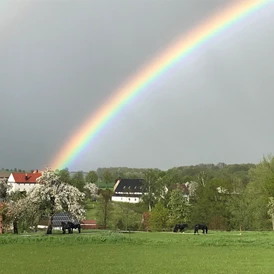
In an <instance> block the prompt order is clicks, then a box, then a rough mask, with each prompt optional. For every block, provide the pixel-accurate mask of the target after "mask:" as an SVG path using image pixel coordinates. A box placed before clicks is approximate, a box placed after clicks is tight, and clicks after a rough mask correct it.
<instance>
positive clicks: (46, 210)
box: [7, 170, 85, 234]
mask: <svg viewBox="0 0 274 274" xmlns="http://www.w3.org/2000/svg"><path fill="white" fill-rule="evenodd" d="M37 182H38V183H39V184H38V185H36V186H35V187H34V188H33V189H32V190H30V192H28V193H27V195H26V196H25V197H23V198H21V199H18V200H15V201H9V203H8V210H7V216H8V217H9V219H10V220H12V222H13V224H14V225H16V226H17V221H20V223H21V224H23V225H24V224H25V225H26V226H27V225H34V226H35V225H37V224H38V222H39V220H40V218H41V217H42V216H47V217H48V218H49V222H48V230H47V234H51V233H52V217H53V214H55V213H57V212H60V211H67V212H69V213H71V214H73V215H74V216H75V217H76V218H77V219H78V220H82V219H83V217H84V215H85V210H84V209H83V206H82V202H83V200H84V198H85V194H84V193H82V192H80V191H79V190H78V189H77V188H76V187H74V186H71V185H69V184H66V183H64V182H62V181H61V180H60V176H59V175H58V174H57V173H56V172H53V171H50V170H46V171H45V172H43V174H42V176H41V177H39V178H38V179H37Z"/></svg>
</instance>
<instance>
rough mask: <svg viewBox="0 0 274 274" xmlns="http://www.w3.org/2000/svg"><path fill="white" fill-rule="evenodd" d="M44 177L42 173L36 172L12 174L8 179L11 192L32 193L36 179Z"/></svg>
mask: <svg viewBox="0 0 274 274" xmlns="http://www.w3.org/2000/svg"><path fill="white" fill-rule="evenodd" d="M40 176H42V173H41V172H38V170H35V171H34V172H33V173H19V172H12V173H11V174H10V176H9V178H8V185H9V186H10V188H9V190H8V191H9V192H14V191H26V192H28V191H30V190H31V189H32V188H33V187H34V186H35V185H36V184H37V182H36V179H38V178H39V177H40Z"/></svg>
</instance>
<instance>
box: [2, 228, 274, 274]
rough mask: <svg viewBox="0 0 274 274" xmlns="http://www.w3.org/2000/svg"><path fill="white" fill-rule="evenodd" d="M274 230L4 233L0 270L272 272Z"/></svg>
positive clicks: (16, 271)
mask: <svg viewBox="0 0 274 274" xmlns="http://www.w3.org/2000/svg"><path fill="white" fill-rule="evenodd" d="M273 257H274V233H273V232H243V233H242V235H239V233H238V232H210V233H209V234H208V235H203V234H200V235H193V233H192V231H189V233H185V234H181V233H171V232H162V233H149V232H148V233H147V232H135V233H124V234H123V233H114V232H104V231H88V232H85V231H83V233H81V234H78V233H77V232H74V234H70V235H68V234H66V235H62V234H61V232H54V234H53V235H51V236H48V235H45V234H44V233H43V234H41V233H39V234H24V235H1V236H0V258H1V264H0V273H7V274H9V273H96V274H97V273H98V274H99V273H109V274H113V273H119V274H120V273H145V274H147V273H155V274H156V273H157V274H159V273H210V274H212V273H273V272H274V262H273V261H274V260H273Z"/></svg>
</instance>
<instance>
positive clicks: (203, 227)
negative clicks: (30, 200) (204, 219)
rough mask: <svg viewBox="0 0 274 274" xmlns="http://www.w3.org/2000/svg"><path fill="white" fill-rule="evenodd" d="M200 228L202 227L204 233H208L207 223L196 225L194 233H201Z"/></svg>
mask: <svg viewBox="0 0 274 274" xmlns="http://www.w3.org/2000/svg"><path fill="white" fill-rule="evenodd" d="M199 229H202V230H203V233H204V234H205V233H206V234H207V230H208V229H207V226H206V225H205V224H197V225H195V226H194V235H195V234H196V233H197V234H199Z"/></svg>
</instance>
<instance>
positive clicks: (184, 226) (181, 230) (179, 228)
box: [173, 224, 188, 232]
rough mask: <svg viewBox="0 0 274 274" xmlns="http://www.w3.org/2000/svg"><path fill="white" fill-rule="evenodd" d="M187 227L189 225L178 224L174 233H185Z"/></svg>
mask: <svg viewBox="0 0 274 274" xmlns="http://www.w3.org/2000/svg"><path fill="white" fill-rule="evenodd" d="M187 227H188V225H187V224H176V225H175V226H174V228H173V232H178V230H180V232H184V229H185V228H187Z"/></svg>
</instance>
